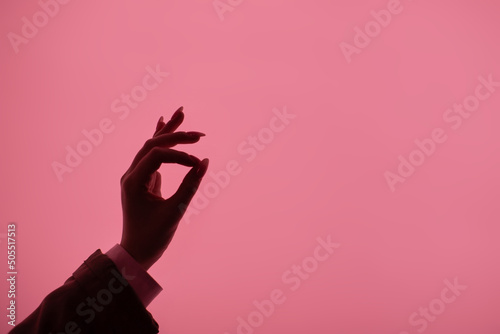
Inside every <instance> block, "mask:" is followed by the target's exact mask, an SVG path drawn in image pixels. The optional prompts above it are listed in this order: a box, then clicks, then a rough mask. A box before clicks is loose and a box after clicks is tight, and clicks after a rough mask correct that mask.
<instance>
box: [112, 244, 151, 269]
mask: <svg viewBox="0 0 500 334" xmlns="http://www.w3.org/2000/svg"><path fill="white" fill-rule="evenodd" d="M120 246H121V247H123V249H125V251H126V252H127V253H128V254H129V255H130V256H131V257H132V258H133V259H134V260H135V261H136V262H137V263H138V264H139V265H140V266H141V267H143V268H144V270H146V271H148V270H149V268H151V266H152V265H153V264H154V262H151V261H148V260H147V259H145V258H143V257H142V256H140V252H138V251H136V250H135V249H134V247H131V246H130V245H129V244H127V243H126V242H123V241H122V242H120Z"/></svg>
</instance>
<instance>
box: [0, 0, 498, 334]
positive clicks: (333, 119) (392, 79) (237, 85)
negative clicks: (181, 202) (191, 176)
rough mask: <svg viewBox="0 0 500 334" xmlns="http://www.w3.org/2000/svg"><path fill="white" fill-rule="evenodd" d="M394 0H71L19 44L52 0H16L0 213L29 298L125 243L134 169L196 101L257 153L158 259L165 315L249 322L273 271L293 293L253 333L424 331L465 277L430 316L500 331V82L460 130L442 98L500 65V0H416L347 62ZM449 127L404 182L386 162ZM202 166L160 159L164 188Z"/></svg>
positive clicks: (188, 322) (195, 112)
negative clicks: (80, 148) (158, 128)
mask: <svg viewBox="0 0 500 334" xmlns="http://www.w3.org/2000/svg"><path fill="white" fill-rule="evenodd" d="M388 2H389V1H387V0H381V1H378V0H377V1H375V0H371V1H347V0H343V1H335V2H333V1H325V0H317V1H291V0H286V1H285V0H273V1H269V0H266V1H264V0H252V1H243V2H241V4H239V5H236V6H235V7H234V9H233V11H228V12H226V13H224V14H223V17H224V20H221V18H220V17H219V15H218V14H217V12H216V11H215V9H214V7H213V4H212V1H211V0H204V1H185V0H168V1H167V0H163V1H142V2H138V1H131V0H126V1H116V0H114V1H77V0H73V1H71V2H69V3H68V4H65V5H60V10H59V13H57V14H56V15H55V16H54V17H53V18H50V21H49V23H48V24H47V25H46V26H44V27H42V28H39V31H38V33H37V35H36V36H34V37H33V38H31V39H29V42H28V43H27V44H21V45H20V46H19V50H18V51H19V52H18V53H16V52H15V50H14V48H13V47H12V45H11V43H10V42H9V39H8V37H7V34H8V33H9V32H14V33H16V34H21V28H22V25H23V21H22V18H23V17H24V16H26V17H27V18H29V20H32V16H33V14H35V13H36V12H37V11H40V5H39V4H38V2H36V1H15V2H10V1H9V2H8V1H3V2H2V3H1V5H0V16H1V27H0V35H1V36H3V37H2V38H1V39H0V44H1V45H0V47H1V66H2V79H1V80H0V84H1V87H0V94H1V106H0V110H1V112H0V139H1V140H0V145H1V154H2V173H0V180H1V183H0V184H1V190H0V196H1V198H0V199H1V201H0V203H1V204H0V222H1V224H2V225H1V226H2V230H1V231H0V232H1V233H4V232H5V231H6V225H7V223H8V222H11V221H14V222H17V224H18V249H19V253H18V261H19V265H18V270H19V276H18V293H19V294H18V298H17V304H18V317H19V318H18V319H19V320H21V319H24V318H25V317H26V316H27V315H28V314H29V313H31V312H32V311H33V310H34V309H35V308H36V307H37V306H38V304H39V303H40V301H41V300H42V299H43V297H44V296H45V295H46V294H47V293H49V292H50V291H52V290H53V289H55V288H57V287H58V286H59V285H61V284H62V283H63V282H64V280H66V278H67V277H69V275H71V273H72V272H73V271H74V270H75V269H76V268H77V267H78V266H79V265H80V264H81V263H82V261H83V260H85V259H86V258H87V257H88V256H89V255H90V254H91V253H92V252H94V251H95V250H96V249H97V248H100V249H101V250H103V251H107V250H108V249H109V248H110V247H112V246H113V245H114V244H115V243H117V242H119V240H120V234H121V208H120V197H119V195H120V191H119V179H120V177H121V175H122V174H123V172H124V171H125V170H126V169H127V168H128V166H129V164H130V162H131V161H132V158H133V156H134V155H135V153H136V151H137V150H138V149H139V148H140V147H141V145H142V143H143V142H144V141H145V140H146V139H147V138H148V137H150V136H151V135H152V132H153V130H154V127H155V124H156V121H157V119H158V117H159V116H161V115H165V117H167V118H169V117H170V115H171V114H172V113H173V111H175V109H176V108H177V107H179V106H180V105H183V106H184V108H185V113H186V121H185V124H184V125H183V126H182V128H181V130H197V131H203V132H205V133H207V136H206V137H205V138H203V139H202V141H201V142H200V143H199V144H196V145H194V146H183V147H182V149H185V150H187V151H188V152H190V153H191V154H196V155H197V156H199V157H200V158H204V157H209V158H210V161H211V163H210V167H209V168H210V169H209V171H212V172H218V171H221V170H223V169H224V168H225V166H226V164H227V163H228V162H229V161H231V160H236V161H238V162H239V163H240V166H241V167H242V171H241V173H240V174H239V175H237V176H234V177H232V178H231V181H230V184H229V186H228V187H227V188H225V189H223V190H221V191H220V194H218V195H217V196H216V197H215V198H213V199H211V200H210V203H209V205H208V206H207V207H206V208H205V209H203V210H201V211H200V213H199V214H198V215H195V216H192V217H191V219H190V223H189V224H188V223H187V222H184V223H183V224H181V226H180V228H179V230H178V233H177V235H176V237H175V238H174V241H173V243H172V244H171V246H170V247H169V249H168V251H167V252H166V254H165V256H164V257H163V258H162V259H161V260H160V262H158V263H157V264H155V266H154V267H153V268H152V269H151V270H150V273H151V274H152V276H153V277H154V278H155V279H156V280H157V281H158V282H159V283H160V284H161V285H162V286H163V288H164V291H163V292H162V293H161V294H160V295H159V296H158V297H157V299H156V300H155V301H154V302H153V303H152V304H151V306H150V307H149V308H148V309H149V311H150V312H151V313H152V314H153V315H154V317H155V319H156V320H157V321H158V322H159V323H160V332H161V333H220V334H224V333H225V332H227V333H230V334H233V333H237V330H236V329H237V325H238V322H237V318H238V317H242V318H245V319H246V318H247V317H248V315H249V314H250V313H251V312H253V311H254V310H255V307H254V306H253V301H254V300H258V301H261V300H263V299H268V298H269V296H270V293H271V291H273V290H274V289H280V290H282V291H283V292H284V294H285V296H286V298H287V299H286V301H285V302H284V303H283V304H282V305H278V306H276V310H275V312H274V314H273V315H272V316H270V317H269V318H266V319H265V321H264V323H263V325H261V326H260V327H258V328H256V329H255V333H304V332H306V333H324V334H327V333H344V334H366V333H384V334H385V333H387V334H400V333H405V332H407V333H408V334H413V333H419V331H418V330H419V329H421V327H419V326H413V325H411V324H410V322H409V317H410V316H411V315H412V314H413V313H414V312H418V310H419V308H420V307H429V304H430V303H432V301H433V300H434V299H436V298H439V297H440V294H441V291H442V290H443V288H445V286H446V285H445V284H444V283H443V282H444V280H450V281H453V279H454V278H455V277H457V278H458V282H459V283H460V284H463V285H466V286H467V289H466V290H465V291H463V292H462V294H461V295H460V296H458V297H457V298H456V301H455V302H453V303H450V304H447V305H446V310H445V311H444V312H443V313H442V314H440V315H438V316H437V318H436V319H435V321H432V322H428V327H427V328H426V329H425V330H424V331H423V332H426V333H429V334H430V333H453V334H470V333H481V334H494V333H499V332H500V317H499V316H498V310H499V309H500V298H499V297H500V289H498V282H499V280H500V270H499V269H498V268H499V267H498V265H499V263H498V262H499V254H500V253H499V252H500V246H499V243H498V234H499V232H500V228H499V226H498V222H499V219H500V211H499V209H498V208H499V205H498V201H499V200H500V198H499V195H500V192H499V190H498V186H499V184H500V178H499V176H498V169H499V167H500V158H499V153H498V152H499V149H500V141H499V132H498V124H499V122H500V96H499V95H500V88H498V91H497V92H496V93H493V94H492V95H491V97H490V98H489V99H487V100H486V101H484V102H481V105H480V107H479V109H478V110H477V111H475V112H474V113H473V114H472V116H471V117H470V118H468V119H466V120H464V121H463V124H462V126H461V127H460V128H459V129H457V130H454V129H452V128H451V127H450V124H449V123H446V122H445V121H444V120H443V114H444V113H445V111H446V110H447V108H450V107H452V106H453V104H454V103H461V102H462V101H463V99H464V98H465V97H467V96H468V95H470V94H472V93H474V90H475V88H476V87H477V85H478V84H479V81H478V77H479V76H483V77H485V78H487V77H488V75H490V74H491V75H492V76H493V78H494V79H496V80H497V81H500V68H499V65H498V59H500V44H499V43H498V32H499V29H500V20H499V15H498V13H499V12H500V11H499V9H500V8H499V7H500V6H499V4H498V2H496V1H493V0H489V1H488V0H474V1H472V0H470V1H407V0H404V1H402V3H401V6H402V8H403V10H402V12H401V13H400V14H398V15H394V16H393V17H392V21H391V23H390V24H389V25H388V26H387V27H385V28H383V29H382V31H381V33H380V34H379V35H378V36H376V37H374V38H373V40H372V41H371V43H370V45H369V46H367V47H366V48H364V49H363V50H361V52H360V53H359V54H355V55H353V57H352V61H351V62H350V63H348V62H347V61H346V58H345V57H344V55H343V54H342V52H341V49H340V47H339V44H340V43H342V42H346V43H350V44H352V43H353V40H354V36H355V32H354V28H355V27H356V26H358V27H364V26H365V24H366V23H368V22H370V21H371V20H373V18H372V16H371V14H370V11H372V10H376V11H378V10H381V9H384V8H386V7H387V4H388ZM233 3H234V4H236V3H237V1H233ZM157 64H159V66H160V68H161V69H162V70H164V71H166V72H169V73H170V75H169V76H168V77H167V78H165V79H164V81H163V82H162V83H161V84H160V85H159V86H158V88H156V89H155V90H153V91H151V92H149V94H148V96H147V98H146V99H145V100H144V101H143V102H141V103H140V104H139V106H138V107H137V108H136V109H134V110H131V111H130V114H129V115H128V117H126V118H125V119H123V120H121V119H119V117H118V116H119V114H116V113H114V112H113V111H112V109H111V103H112V102H113V101H114V100H115V99H117V98H120V96H121V94H122V93H129V94H130V92H131V90H132V89H133V87H135V86H137V85H140V84H141V82H142V79H143V77H144V76H145V75H146V74H147V71H146V67H147V66H151V67H153V68H154V67H155V66H156V65H157ZM285 107H286V109H287V110H288V112H289V113H292V114H294V115H296V118H295V119H293V120H291V121H290V124H289V125H287V127H286V128H285V130H283V131H282V132H280V133H277V134H276V135H275V138H274V140H273V141H272V142H271V143H269V144H268V145H267V146H266V147H265V149H264V150H262V151H260V152H259V153H258V156H257V157H256V158H255V159H254V160H253V161H251V162H248V161H246V160H245V157H246V156H244V155H242V154H240V153H239V152H238V146H239V145H240V144H242V143H244V142H245V140H246V139H247V137H248V136H249V135H255V134H258V133H259V131H261V129H263V128H265V127H267V126H268V125H269V122H270V120H271V119H272V118H273V116H274V114H273V112H272V111H273V108H277V109H279V110H283V108H285ZM104 118H109V119H111V120H112V122H113V125H114V126H115V128H114V130H113V132H112V133H110V134H106V135H105V137H104V139H103V141H102V143H101V144H100V145H98V146H97V147H94V148H93V151H92V153H91V154H90V155H88V156H87V157H84V159H83V162H82V163H81V165H79V166H78V167H76V168H75V169H74V171H73V172H71V173H66V174H64V176H63V181H62V182H59V181H58V179H57V177H56V175H55V173H54V171H53V170H52V166H51V164H52V163H53V162H54V161H58V162H61V163H64V158H65V154H66V149H65V147H66V146H67V145H69V146H71V147H73V148H74V147H75V146H76V145H77V144H78V143H79V142H80V141H81V140H83V139H85V137H83V135H82V133H81V132H82V130H85V129H86V130H90V129H93V128H96V127H97V126H98V124H99V122H100V121H101V120H102V119H104ZM435 128H442V129H443V130H444V131H445V133H446V135H447V141H446V142H445V143H443V144H439V145H438V147H437V149H436V152H435V153H434V154H433V155H432V156H431V157H429V158H427V159H426V161H425V162H424V163H423V164H422V165H421V166H420V167H418V168H416V171H415V173H414V174H413V175H412V176H410V177H408V179H407V181H406V182H404V183H402V184H398V185H397V186H396V189H395V191H394V192H393V191H391V189H390V187H389V186H388V184H387V182H386V180H385V178H384V173H385V172H386V171H391V172H394V173H395V172H396V171H397V167H398V163H399V160H398V156H399V155H402V156H404V157H408V156H409V154H410V153H411V152H412V150H415V149H416V146H415V144H414V141H415V140H416V139H424V138H429V137H430V135H431V133H432V131H433V129H435ZM186 170H187V169H185V168H182V167H162V171H163V172H165V173H167V174H164V175H169V176H170V179H169V182H168V183H167V184H165V188H164V191H165V193H171V192H172V189H173V188H172V187H173V186H174V185H175V184H176V183H178V182H179V180H180V179H181V177H182V175H183V173H185V171H186ZM168 173H170V174H168ZM164 178H165V179H166V178H167V177H166V176H165V177H164ZM210 181H211V177H210V176H209V175H207V176H206V178H205V180H204V183H203V184H202V188H203V187H204V186H205V185H207V184H208V183H210ZM328 235H331V239H332V240H333V241H334V242H337V243H339V244H341V246H340V247H339V248H338V249H337V250H336V251H335V253H334V254H333V255H332V256H331V257H330V258H329V259H328V260H327V261H324V262H321V263H320V264H319V268H318V269H317V270H316V271H314V272H313V273H311V274H310V276H311V277H310V278H309V279H307V280H305V281H303V282H302V284H301V286H300V288H299V289H297V290H296V291H292V290H291V289H290V284H285V283H284V282H283V281H282V278H281V277H282V275H283V273H285V272H286V271H287V270H289V269H290V268H291V266H292V265H293V264H301V263H302V261H303V260H304V259H305V258H307V257H309V256H311V255H313V252H314V249H315V247H316V245H317V241H316V239H317V238H318V237H321V238H326V237H327V236H328ZM2 253H3V254H4V255H1V259H2V260H0V261H2V263H5V262H4V259H5V260H6V251H5V239H3V240H2ZM4 267H5V266H2V268H4ZM2 270H3V269H2ZM5 271H6V269H5ZM2 281H3V282H2V285H0V288H1V290H0V296H1V298H2V300H5V301H6V299H7V298H6V294H7V292H6V291H7V287H6V284H5V282H4V280H2ZM2 305H5V302H4V304H2ZM2 307H3V306H2ZM4 312H5V311H3V312H2V316H1V318H0V319H3V320H2V321H1V323H0V326H1V327H0V328H2V330H3V331H4V332H5V331H6V330H7V326H6V319H5V316H4V314H5V313H4ZM420 318H421V317H420Z"/></svg>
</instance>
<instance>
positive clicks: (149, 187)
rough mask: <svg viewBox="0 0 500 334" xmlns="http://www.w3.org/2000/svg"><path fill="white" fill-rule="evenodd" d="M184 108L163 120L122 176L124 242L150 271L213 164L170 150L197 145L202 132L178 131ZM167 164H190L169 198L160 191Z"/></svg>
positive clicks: (128, 250) (121, 243) (127, 248)
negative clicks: (163, 165)
mask: <svg viewBox="0 0 500 334" xmlns="http://www.w3.org/2000/svg"><path fill="white" fill-rule="evenodd" d="M182 110H183V108H182V107H180V108H179V109H178V110H177V111H176V112H175V113H174V114H173V116H172V118H171V119H170V121H168V122H167V124H165V123H164V122H163V116H162V117H161V118H160V119H159V121H158V124H157V126H156V131H155V133H154V135H153V137H152V138H151V139H149V140H147V141H146V143H145V144H144V146H143V147H142V148H141V149H140V150H139V152H138V153H137V155H136V156H135V158H134V160H133V161H132V164H131V166H130V167H129V169H128V170H127V171H126V172H125V174H124V175H123V176H122V178H121V180H120V184H121V198H122V210H123V232H122V239H121V242H120V245H121V246H122V247H123V248H124V249H125V250H126V251H127V252H128V253H129V254H130V255H131V256H132V257H133V258H134V259H135V260H136V261H137V262H139V263H140V264H141V265H142V266H143V267H144V268H145V269H146V270H148V269H149V268H150V267H151V266H152V265H153V264H154V263H155V262H156V261H158V259H159V258H160V257H161V256H162V255H163V252H164V251H165V250H166V249H167V247H168V245H169V244H170V241H171V240H172V238H173V236H174V234H175V231H176V230H177V226H178V225H179V221H180V220H181V218H182V216H183V214H184V212H185V209H186V207H187V205H188V204H189V202H190V201H191V199H192V198H193V196H194V194H195V193H196V190H197V189H198V186H199V185H200V182H201V180H202V178H203V176H204V175H205V173H206V171H207V168H208V159H204V160H202V161H200V159H198V158H197V157H195V156H192V155H189V154H187V153H185V152H181V151H177V150H173V149H171V147H174V146H175V145H177V144H192V143H196V142H198V141H199V140H200V137H202V136H204V134H203V133H201V132H174V131H175V130H176V129H177V128H178V127H179V126H180V125H181V123H182V121H183V120H184V114H183V112H182ZM162 163H176V164H180V165H184V166H188V167H191V170H190V171H189V172H188V173H187V174H186V176H185V177H184V179H183V181H182V182H181V184H180V186H179V188H178V189H177V191H176V192H175V193H174V194H173V195H172V196H171V197H170V198H167V199H164V198H163V197H162V195H161V174H160V173H159V172H158V168H160V166H161V164H162Z"/></svg>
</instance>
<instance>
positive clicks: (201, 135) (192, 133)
mask: <svg viewBox="0 0 500 334" xmlns="http://www.w3.org/2000/svg"><path fill="white" fill-rule="evenodd" d="M186 134H187V135H188V136H190V137H203V136H206V135H205V134H204V133H203V132H198V131H189V132H186Z"/></svg>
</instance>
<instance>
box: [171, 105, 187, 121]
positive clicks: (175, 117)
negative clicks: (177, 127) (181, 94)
mask: <svg viewBox="0 0 500 334" xmlns="http://www.w3.org/2000/svg"><path fill="white" fill-rule="evenodd" d="M183 109H184V107H182V106H181V107H180V108H179V109H177V110H176V111H175V112H174V114H173V115H172V118H170V119H171V120H174V119H177V117H179V116H180V115H181V113H182V110H183Z"/></svg>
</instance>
